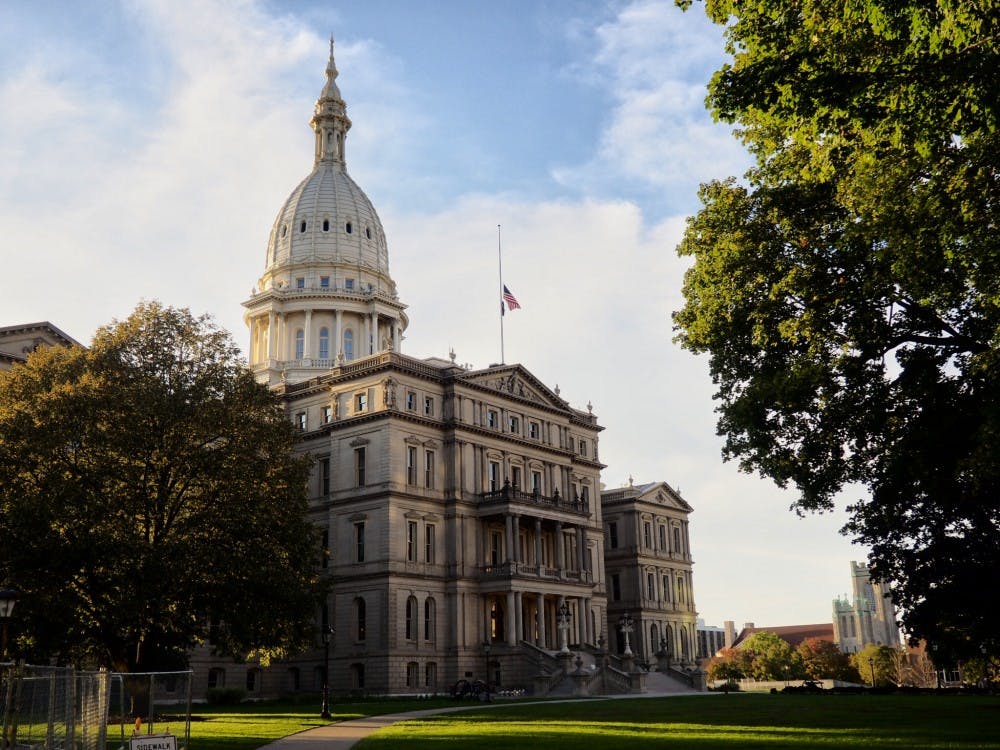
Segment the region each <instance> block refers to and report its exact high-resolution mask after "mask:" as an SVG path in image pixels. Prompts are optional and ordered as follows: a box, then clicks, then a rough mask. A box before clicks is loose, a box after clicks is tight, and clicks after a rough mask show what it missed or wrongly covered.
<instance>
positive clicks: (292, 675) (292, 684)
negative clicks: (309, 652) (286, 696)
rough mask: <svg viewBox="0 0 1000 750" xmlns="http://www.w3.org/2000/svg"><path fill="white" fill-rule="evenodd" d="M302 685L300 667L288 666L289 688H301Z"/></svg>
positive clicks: (293, 689)
mask: <svg viewBox="0 0 1000 750" xmlns="http://www.w3.org/2000/svg"><path fill="white" fill-rule="evenodd" d="M301 688H302V685H301V683H300V680H299V668H298V667H289V668H288V689H289V690H292V691H296V690H300V689H301Z"/></svg>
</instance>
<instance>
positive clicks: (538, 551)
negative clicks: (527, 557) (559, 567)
mask: <svg viewBox="0 0 1000 750" xmlns="http://www.w3.org/2000/svg"><path fill="white" fill-rule="evenodd" d="M535 566H536V567H537V568H538V575H542V572H543V570H544V566H543V565H542V519H541V518H536V519H535Z"/></svg>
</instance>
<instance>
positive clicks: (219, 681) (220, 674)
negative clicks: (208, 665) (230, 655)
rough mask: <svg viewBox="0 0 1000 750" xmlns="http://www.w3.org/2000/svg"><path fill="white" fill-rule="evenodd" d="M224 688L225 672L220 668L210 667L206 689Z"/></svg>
mask: <svg viewBox="0 0 1000 750" xmlns="http://www.w3.org/2000/svg"><path fill="white" fill-rule="evenodd" d="M225 686H226V670H224V669H222V668H221V667H212V669H210V670H208V688H209V690H211V689H212V688H221V687H225Z"/></svg>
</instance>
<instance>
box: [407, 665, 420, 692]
mask: <svg viewBox="0 0 1000 750" xmlns="http://www.w3.org/2000/svg"><path fill="white" fill-rule="evenodd" d="M419 679H420V665H419V664H417V663H416V662H415V661H411V662H409V663H407V665H406V687H408V688H413V687H417V685H418V682H417V681H418V680H419Z"/></svg>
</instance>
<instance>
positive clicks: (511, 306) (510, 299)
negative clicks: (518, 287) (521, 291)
mask: <svg viewBox="0 0 1000 750" xmlns="http://www.w3.org/2000/svg"><path fill="white" fill-rule="evenodd" d="M503 301H504V302H506V303H507V309H508V310H517V309H518V308H520V307H521V303H520V302H518V301H517V297H515V296H514V293H513V292H511V291H510V289H508V288H507V285H506V284H504V285H503ZM500 311H501V312H503V304H501V305H500Z"/></svg>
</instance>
